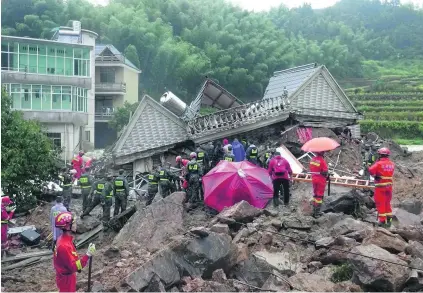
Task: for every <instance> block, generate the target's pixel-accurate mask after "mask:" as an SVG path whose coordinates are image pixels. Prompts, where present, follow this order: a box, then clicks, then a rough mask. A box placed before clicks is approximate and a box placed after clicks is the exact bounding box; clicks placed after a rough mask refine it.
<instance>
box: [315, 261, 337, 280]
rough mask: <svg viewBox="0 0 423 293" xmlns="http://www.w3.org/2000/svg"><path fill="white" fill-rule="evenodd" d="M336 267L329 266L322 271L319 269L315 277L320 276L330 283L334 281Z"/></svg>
mask: <svg viewBox="0 0 423 293" xmlns="http://www.w3.org/2000/svg"><path fill="white" fill-rule="evenodd" d="M335 269H336V266H335V265H327V266H324V267H323V268H321V269H318V270H316V271H315V272H314V275H318V276H320V277H322V278H323V280H327V281H330V280H331V279H332V275H333V272H334V271H335Z"/></svg>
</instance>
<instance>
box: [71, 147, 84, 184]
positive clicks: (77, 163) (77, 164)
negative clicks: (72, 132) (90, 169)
mask: <svg viewBox="0 0 423 293" xmlns="http://www.w3.org/2000/svg"><path fill="white" fill-rule="evenodd" d="M83 156H84V152H83V151H80V152H79V153H78V155H77V156H75V157H74V158H73V159H72V166H73V169H75V170H76V174H75V175H74V178H76V179H79V177H81V174H82V166H83V164H84V159H83V158H82V157H83Z"/></svg>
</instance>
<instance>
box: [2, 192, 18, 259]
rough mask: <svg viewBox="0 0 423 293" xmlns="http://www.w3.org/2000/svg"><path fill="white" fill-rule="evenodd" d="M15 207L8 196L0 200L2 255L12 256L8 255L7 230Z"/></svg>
mask: <svg viewBox="0 0 423 293" xmlns="http://www.w3.org/2000/svg"><path fill="white" fill-rule="evenodd" d="M15 210H16V206H15V204H14V203H13V201H12V200H11V199H10V197H8V196H3V197H2V198H1V251H2V255H3V254H7V255H12V254H11V253H9V241H8V239H7V230H8V229H9V221H10V220H11V219H12V217H13V214H14V213H15Z"/></svg>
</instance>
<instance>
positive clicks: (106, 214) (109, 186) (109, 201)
mask: <svg viewBox="0 0 423 293" xmlns="http://www.w3.org/2000/svg"><path fill="white" fill-rule="evenodd" d="M111 179H112V178H111V177H109V179H108V180H107V182H106V186H105V188H104V190H103V193H102V196H103V198H104V205H103V219H102V221H103V224H105V223H107V222H108V221H109V220H110V210H111V208H112V205H113V183H112V180H111Z"/></svg>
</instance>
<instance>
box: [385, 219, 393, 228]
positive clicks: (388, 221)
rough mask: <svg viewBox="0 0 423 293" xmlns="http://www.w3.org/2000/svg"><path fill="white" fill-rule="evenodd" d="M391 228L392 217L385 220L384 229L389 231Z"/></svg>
mask: <svg viewBox="0 0 423 293" xmlns="http://www.w3.org/2000/svg"><path fill="white" fill-rule="evenodd" d="M391 226H392V217H389V216H388V218H387V219H386V227H387V228H388V229H389V228H391Z"/></svg>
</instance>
